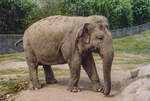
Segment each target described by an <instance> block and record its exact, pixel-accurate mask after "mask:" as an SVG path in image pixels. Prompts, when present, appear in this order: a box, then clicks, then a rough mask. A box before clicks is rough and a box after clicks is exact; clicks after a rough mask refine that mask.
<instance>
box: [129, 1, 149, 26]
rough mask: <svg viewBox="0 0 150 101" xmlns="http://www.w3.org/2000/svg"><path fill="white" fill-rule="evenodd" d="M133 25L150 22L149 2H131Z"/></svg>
mask: <svg viewBox="0 0 150 101" xmlns="http://www.w3.org/2000/svg"><path fill="white" fill-rule="evenodd" d="M131 4H132V11H133V18H134V25H139V24H143V23H146V22H149V21H150V0H131Z"/></svg>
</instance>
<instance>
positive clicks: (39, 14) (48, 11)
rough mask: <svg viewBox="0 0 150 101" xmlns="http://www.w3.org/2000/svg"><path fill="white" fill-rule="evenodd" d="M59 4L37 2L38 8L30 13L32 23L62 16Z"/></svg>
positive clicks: (48, 1) (54, 1)
mask: <svg viewBox="0 0 150 101" xmlns="http://www.w3.org/2000/svg"><path fill="white" fill-rule="evenodd" d="M59 2H60V1H59ZM59 2H58V1H57V0H36V5H37V6H36V7H34V8H33V10H32V12H31V13H30V15H29V16H30V18H31V19H30V23H31V24H32V23H34V22H35V21H37V20H40V19H42V18H45V17H47V16H52V15H58V14H60V10H59V7H58V6H59Z"/></svg>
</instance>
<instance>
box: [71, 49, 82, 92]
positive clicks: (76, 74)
mask: <svg viewBox="0 0 150 101" xmlns="http://www.w3.org/2000/svg"><path fill="white" fill-rule="evenodd" d="M80 65H81V58H80V56H79V54H78V53H77V52H75V54H73V56H72V58H71V60H70V61H69V67H70V81H69V88H68V90H69V91H70V92H79V91H81V90H80V88H78V81H79V78H80V69H81V66H80Z"/></svg>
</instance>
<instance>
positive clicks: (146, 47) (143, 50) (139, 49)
mask: <svg viewBox="0 0 150 101" xmlns="http://www.w3.org/2000/svg"><path fill="white" fill-rule="evenodd" d="M113 43H114V48H115V51H119V52H126V53H135V54H148V55H150V30H146V31H144V32H141V33H140V34H136V35H130V36H126V37H123V38H116V39H114V40H113Z"/></svg>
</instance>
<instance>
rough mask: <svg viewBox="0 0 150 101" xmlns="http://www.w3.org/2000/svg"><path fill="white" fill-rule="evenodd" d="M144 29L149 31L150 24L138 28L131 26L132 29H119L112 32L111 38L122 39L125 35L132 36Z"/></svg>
mask: <svg viewBox="0 0 150 101" xmlns="http://www.w3.org/2000/svg"><path fill="white" fill-rule="evenodd" d="M146 29H150V22H149V23H146V24H142V25H138V26H132V27H127V28H121V29H117V30H112V31H111V32H112V37H113V38H118V37H124V36H127V35H133V34H137V33H140V32H142V31H144V30H146Z"/></svg>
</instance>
